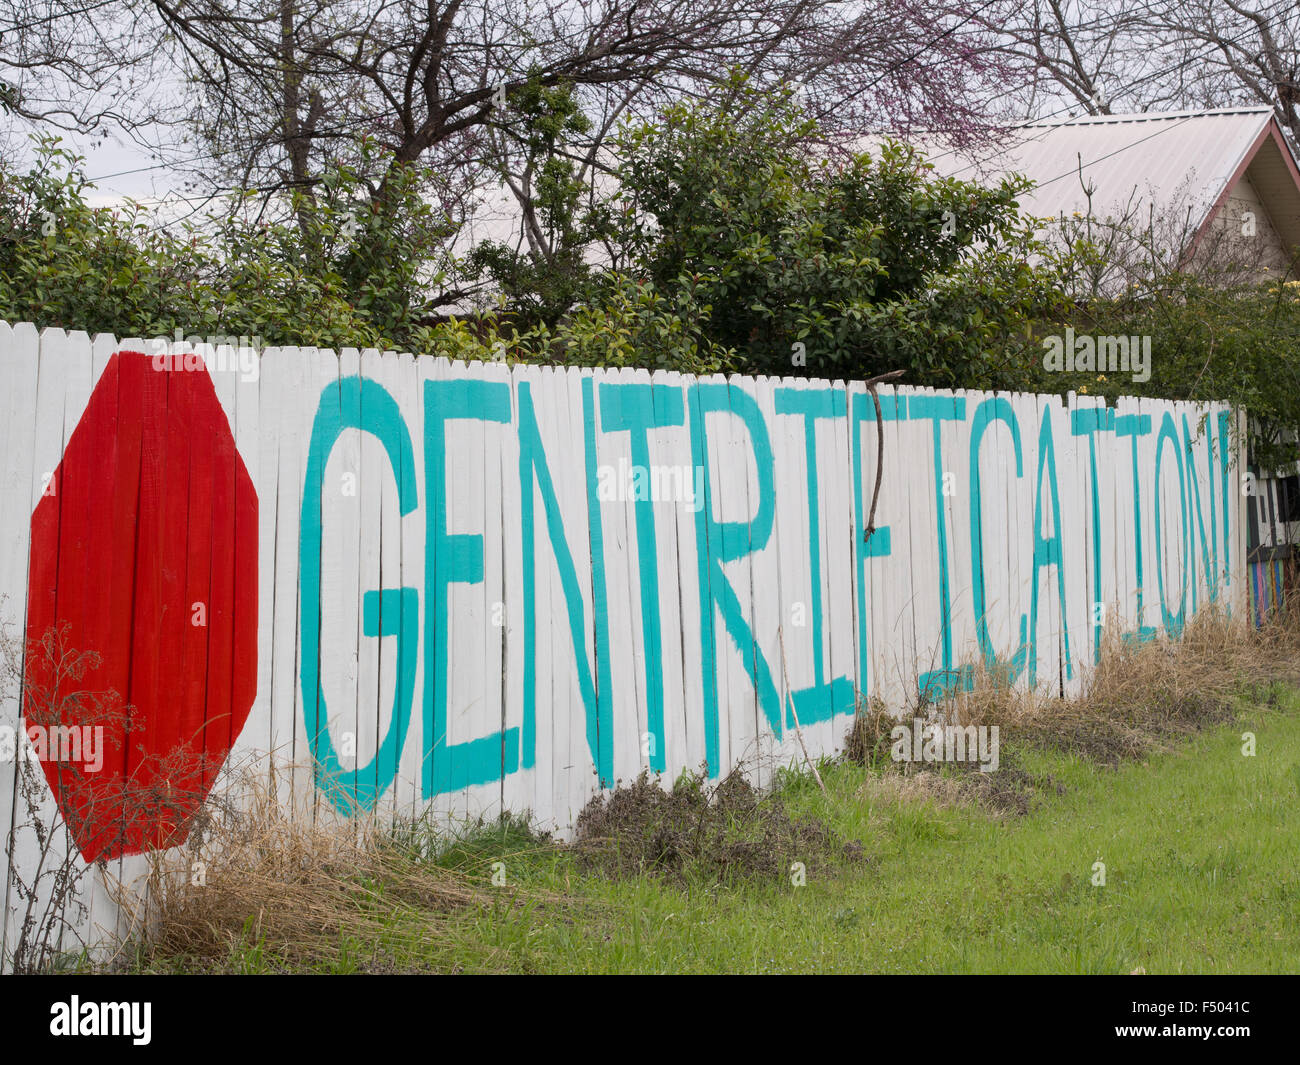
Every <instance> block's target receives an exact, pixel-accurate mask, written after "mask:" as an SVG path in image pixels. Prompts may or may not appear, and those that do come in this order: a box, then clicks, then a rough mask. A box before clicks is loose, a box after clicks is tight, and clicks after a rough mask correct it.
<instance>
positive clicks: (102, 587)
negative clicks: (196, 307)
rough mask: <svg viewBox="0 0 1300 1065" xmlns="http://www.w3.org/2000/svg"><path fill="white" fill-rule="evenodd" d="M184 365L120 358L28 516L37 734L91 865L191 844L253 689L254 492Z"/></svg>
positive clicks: (213, 406)
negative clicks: (193, 823)
mask: <svg viewBox="0 0 1300 1065" xmlns="http://www.w3.org/2000/svg"><path fill="white" fill-rule="evenodd" d="M196 361H197V360H196ZM159 362H160V363H172V360H159ZM181 363H182V360H180V359H177V360H174V363H173V364H171V365H167V366H165V367H164V368H158V367H157V366H155V362H154V360H153V358H151V357H150V356H147V355H144V354H141V353H139V352H126V351H124V352H119V353H118V354H116V355H114V356H113V358H112V360H111V361H110V362H109V364H108V366H107V367H106V368H105V370H104V373H103V375H102V376H101V377H100V379H99V381H98V383H97V384H96V386H95V389H94V392H93V393H92V394H91V397H90V402H89V404H87V406H86V410H85V413H84V414H83V415H82V417H81V420H80V422H78V423H77V427H76V429H75V430H74V431H73V433H72V435H71V437H70V438H69V440H68V445H67V447H66V448H65V449H64V453H63V459H62V461H61V462H60V463H59V467H58V469H57V470H56V471H55V473H54V476H53V478H52V480H51V481H50V483H49V486H48V487H47V488H46V490H45V494H44V496H43V497H42V498H41V500H40V503H39V504H38V505H37V507H36V509H35V511H34V512H33V514H32V543H31V563H30V571H29V585H28V607H27V640H28V654H27V663H26V676H25V684H24V699H23V714H24V719H25V720H24V728H25V729H26V730H27V732H28V735H29V736H31V737H32V738H33V746H34V747H35V750H36V753H37V755H38V757H40V759H41V762H42V766H43V768H44V771H45V777H46V779H47V780H48V781H49V784H50V787H51V789H52V790H53V793H54V798H55V800H56V801H57V803H58V805H59V809H60V812H61V813H62V815H63V818H64V821H65V822H66V824H67V825H68V827H69V829H70V830H71V832H72V834H73V837H74V839H75V840H76V843H77V846H78V848H79V849H80V851H81V854H82V857H83V858H85V859H86V860H87V861H94V860H96V859H100V858H114V857H117V856H119V855H122V854H138V853H141V852H143V851H147V850H150V849H153V848H158V847H169V846H175V845H176V844H178V843H181V842H183V841H184V839H185V838H186V836H187V834H188V829H189V823H190V820H191V818H192V817H193V815H194V813H195V812H196V811H197V810H198V808H199V807H200V806H201V805H202V803H203V801H204V799H205V798H206V797H207V795H208V792H209V791H210V790H211V788H212V784H213V781H214V779H215V777H216V775H217V772H218V771H219V770H220V768H221V766H222V765H223V764H224V762H225V760H226V757H227V756H228V754H229V752H230V748H231V745H232V744H233V743H234V741H235V739H236V738H237V737H238V736H239V733H240V731H241V729H242V728H243V727H244V722H245V721H246V720H247V718H248V712H249V709H250V707H251V706H252V703H253V696H254V693H255V689H256V686H257V493H256V492H255V490H254V488H253V483H252V481H251V480H250V478H249V476H248V471H247V470H246V469H245V468H244V463H243V461H242V460H241V459H240V456H239V452H238V450H237V449H236V447H235V441H234V438H233V436H232V435H231V432H230V425H229V422H228V421H227V419H226V414H225V411H224V410H223V409H222V407H221V403H220V401H219V400H218V398H217V395H216V392H215V391H214V389H213V387H212V379H211V378H210V377H209V375H208V372H207V369H206V368H205V367H203V365H202V363H201V361H200V362H199V365H198V366H197V367H196V368H193V369H189V370H186V369H184V368H183V367H182V364H181Z"/></svg>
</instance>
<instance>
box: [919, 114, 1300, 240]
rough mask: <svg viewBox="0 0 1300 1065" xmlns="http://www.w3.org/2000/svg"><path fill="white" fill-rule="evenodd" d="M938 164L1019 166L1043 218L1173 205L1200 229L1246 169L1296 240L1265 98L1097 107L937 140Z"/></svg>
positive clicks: (1289, 181) (977, 172)
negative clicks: (991, 135) (1116, 111)
mask: <svg viewBox="0 0 1300 1065" xmlns="http://www.w3.org/2000/svg"><path fill="white" fill-rule="evenodd" d="M929 158H930V161H931V162H933V163H934V164H935V169H936V171H937V172H938V173H940V174H943V175H946V176H950V177H960V178H964V179H966V180H973V181H979V180H988V179H995V178H997V177H1000V176H1002V175H1005V174H1010V173H1021V174H1024V175H1025V176H1027V177H1029V178H1030V179H1032V180H1033V181H1034V182H1035V187H1034V188H1033V189H1031V190H1029V191H1028V192H1025V193H1023V194H1022V195H1021V196H1020V205H1021V208H1022V209H1023V210H1024V211H1025V212H1026V213H1027V214H1030V215H1033V216H1035V217H1039V218H1056V217H1060V216H1061V215H1066V216H1070V215H1073V214H1076V213H1077V214H1080V215H1082V214H1086V213H1087V212H1088V209H1089V202H1088V196H1087V193H1086V192H1085V189H1084V185H1085V183H1086V184H1087V185H1088V186H1089V187H1090V188H1091V190H1092V213H1093V216H1094V217H1098V218H1106V217H1108V216H1111V217H1118V216H1120V215H1121V214H1123V213H1125V212H1126V211H1127V210H1131V209H1133V208H1136V209H1137V210H1138V212H1140V214H1141V215H1145V214H1146V212H1147V209H1148V207H1149V206H1150V207H1154V208H1155V210H1156V211H1157V213H1158V212H1159V211H1160V210H1161V209H1162V208H1166V209H1167V208H1173V207H1175V206H1176V207H1177V209H1178V211H1179V213H1180V214H1181V213H1182V212H1184V211H1186V210H1188V209H1189V208H1190V209H1191V210H1192V212H1193V217H1192V219H1191V220H1192V222H1193V224H1194V226H1195V227H1196V228H1198V229H1201V228H1203V227H1204V226H1205V225H1206V224H1207V223H1208V222H1209V220H1210V218H1211V215H1212V212H1213V210H1214V209H1215V208H1216V207H1217V206H1219V205H1220V204H1222V203H1223V201H1224V200H1225V199H1226V197H1227V195H1228V193H1229V192H1230V191H1231V190H1232V189H1233V188H1234V187H1235V186H1236V184H1237V183H1238V181H1239V179H1240V178H1241V177H1242V176H1243V175H1244V174H1246V172H1247V171H1248V170H1249V175H1250V179H1251V181H1252V183H1253V184H1254V185H1255V186H1256V189H1257V190H1258V192H1259V195H1260V198H1261V199H1262V201H1263V202H1264V204H1265V205H1266V207H1267V208H1268V210H1269V214H1270V216H1271V218H1272V221H1273V223H1274V225H1275V226H1276V228H1277V230H1278V233H1279V235H1280V236H1281V237H1282V239H1283V240H1284V241H1285V242H1286V243H1287V244H1289V245H1294V244H1300V169H1297V166H1296V159H1295V156H1294V154H1293V153H1292V151H1291V149H1290V147H1289V146H1288V144H1287V142H1286V139H1285V138H1284V137H1283V136H1282V132H1281V129H1280V128H1279V126H1278V124H1277V121H1276V119H1275V118H1274V116H1273V111H1272V109H1271V108H1269V107H1240V108H1223V109H1219V110H1212V111H1177V112H1164V113H1156V114H1151V113H1144V114H1133V115H1097V116H1091V115H1089V116H1084V117H1081V118H1073V119H1068V120H1066V121H1061V122H1029V123H1025V124H1023V125H1019V126H1016V127H1013V129H1012V130H1011V131H1010V133H1009V135H1008V136H1007V137H1006V138H1004V139H1002V140H1000V141H999V143H998V144H997V145H996V147H994V148H992V149H985V150H984V151H983V152H979V153H973V152H972V153H963V152H958V151H954V150H947V151H944V150H932V154H930V156H929Z"/></svg>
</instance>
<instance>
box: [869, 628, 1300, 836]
mask: <svg viewBox="0 0 1300 1065" xmlns="http://www.w3.org/2000/svg"><path fill="white" fill-rule="evenodd" d="M1297 680H1300V606H1292V608H1291V609H1290V610H1289V611H1288V612H1287V613H1285V614H1284V615H1281V616H1278V617H1276V618H1275V619H1273V621H1272V622H1271V623H1270V624H1268V625H1266V626H1265V627H1264V628H1262V629H1256V628H1253V627H1252V626H1251V625H1250V624H1249V623H1248V621H1247V620H1246V619H1245V618H1228V617H1227V616H1226V615H1225V614H1224V613H1223V612H1222V611H1221V610H1218V609H1215V608H1212V607H1211V608H1206V609H1203V610H1201V611H1200V612H1199V613H1198V614H1196V615H1195V616H1194V617H1193V618H1192V619H1191V620H1190V621H1189V622H1188V623H1187V625H1186V627H1185V629H1184V631H1183V634H1182V638H1181V639H1179V640H1168V639H1164V638H1163V637H1158V638H1156V639H1153V640H1150V641H1147V642H1135V641H1125V640H1123V639H1121V638H1119V637H1118V636H1116V635H1114V634H1112V635H1111V636H1110V638H1109V639H1108V641H1107V643H1106V645H1105V647H1104V649H1103V654H1102V656H1101V661H1100V663H1099V664H1097V665H1096V666H1090V667H1088V668H1087V669H1085V670H1084V676H1083V678H1082V692H1083V693H1082V695H1079V696H1077V697H1074V698H1061V697H1059V696H1053V695H1049V694H1044V693H1043V692H1041V691H1039V692H1030V691H1027V690H1025V687H1024V686H1023V685H1021V686H1008V685H1006V684H1005V683H998V682H997V681H996V679H995V678H993V677H990V676H988V675H987V674H984V675H979V673H978V671H977V678H976V682H975V684H974V685H973V687H972V689H971V690H970V691H965V692H961V693H959V694H957V695H955V696H954V697H953V698H952V699H951V700H949V701H948V702H947V703H945V704H944V705H943V707H942V708H938V707H934V706H929V707H907V708H904V709H903V711H902V712H901V713H899V714H895V713H893V712H891V710H890V709H889V708H888V707H886V706H885V705H884V704H883V703H882V702H881V701H880V700H879V699H874V700H872V702H871V703H870V704H869V705H868V706H866V707H864V708H863V709H862V710H861V711H860V712H859V714H858V716H857V717H856V718H855V719H854V722H853V726H852V728H851V729H850V732H849V734H848V736H847V737H846V741H845V747H846V750H845V756H846V758H848V759H849V760H850V761H852V762H855V763H857V764H860V765H869V766H872V767H874V768H877V769H881V770H885V771H886V772H885V774H884V776H885V777H887V778H892V779H886V780H882V779H874V780H872V781H870V782H869V783H868V784H867V785H865V786H867V787H869V788H872V789H875V790H882V789H883V790H885V791H888V792H889V793H890V794H894V793H897V794H898V796H899V797H900V798H903V797H920V796H924V797H926V798H928V799H930V800H932V801H935V802H938V803H941V804H945V805H947V804H952V803H958V802H970V801H974V802H978V803H980V804H981V805H984V806H986V807H988V808H990V809H992V810H993V811H995V812H997V813H1006V812H1011V813H1024V812H1027V811H1028V809H1029V808H1030V805H1031V804H1032V800H1033V798H1034V796H1035V794H1036V793H1038V792H1040V791H1043V790H1057V791H1059V790H1060V785H1059V784H1058V783H1057V782H1056V781H1055V780H1053V779H1052V778H1051V777H1050V776H1048V775H1045V774H1044V775H1035V774H1032V773H1028V772H1026V771H1024V770H1023V769H1021V768H1020V767H1019V765H1018V758H1017V752H1019V751H1022V750H1025V749H1026V748H1037V749H1040V750H1052V751H1060V752H1065V753H1069V754H1073V755H1077V756H1080V757H1084V758H1087V759H1089V760H1091V761H1093V762H1097V763H1099V764H1103V765H1108V766H1118V765H1119V764H1120V763H1121V762H1124V761H1126V760H1130V759H1136V758H1142V757H1144V756H1146V755H1147V754H1149V753H1151V752H1153V751H1155V750H1163V749H1168V748H1169V747H1171V746H1173V745H1174V744H1175V743H1176V742H1177V741H1179V740H1180V739H1182V738H1184V737H1186V736H1189V735H1191V734H1193V733H1196V732H1199V731H1201V730H1203V729H1206V728H1212V727H1214V726H1216V725H1220V724H1225V723H1227V722H1229V721H1232V720H1233V719H1234V718H1235V717H1236V715H1237V712H1238V705H1239V699H1240V698H1241V697H1242V696H1243V695H1248V696H1251V697H1252V698H1254V699H1256V700H1258V701H1262V702H1264V703H1271V702H1273V701H1275V699H1276V695H1275V693H1274V692H1272V691H1270V689H1271V688H1272V687H1273V686H1274V685H1276V684H1278V683H1285V684H1294V683H1296V682H1297ZM912 716H917V717H921V718H923V719H926V720H927V723H928V722H930V721H935V720H938V721H942V722H947V723H951V724H957V725H977V726H979V725H985V726H993V725H996V726H998V728H999V733H1000V740H1001V746H1002V753H1001V765H1000V767H999V769H998V771H997V772H996V773H990V774H982V773H979V772H978V771H977V767H975V766H974V765H973V764H971V763H949V764H948V765H945V767H944V770H943V772H936V771H935V768H934V767H933V766H927V765H926V764H925V763H908V762H894V761H893V759H892V758H891V755H890V746H891V740H890V730H891V729H892V728H893V727H894V726H895V725H896V724H898V722H899V720H900V719H910V718H911V717H912Z"/></svg>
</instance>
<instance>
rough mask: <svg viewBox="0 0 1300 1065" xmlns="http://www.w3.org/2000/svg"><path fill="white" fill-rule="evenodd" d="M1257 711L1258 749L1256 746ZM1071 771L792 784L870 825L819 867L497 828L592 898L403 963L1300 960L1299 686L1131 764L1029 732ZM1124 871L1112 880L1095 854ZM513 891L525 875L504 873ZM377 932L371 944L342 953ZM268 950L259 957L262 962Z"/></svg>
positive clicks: (597, 968) (1158, 966)
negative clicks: (625, 864)
mask: <svg viewBox="0 0 1300 1065" xmlns="http://www.w3.org/2000/svg"><path fill="white" fill-rule="evenodd" d="M1245 731H1251V732H1254V734H1255V736H1256V752H1257V753H1256V755H1255V756H1254V757H1245V756H1243V754H1242V733H1243V732H1245ZM1021 764H1022V765H1025V766H1026V767H1027V768H1031V769H1045V770H1047V771H1049V772H1051V773H1052V775H1053V776H1054V777H1055V778H1056V779H1057V780H1058V781H1060V782H1061V783H1063V784H1064V785H1065V788H1066V791H1065V794H1064V795H1057V794H1051V795H1049V796H1047V797H1044V798H1043V799H1042V800H1041V801H1040V802H1039V803H1038V804H1037V806H1036V808H1035V809H1034V811H1033V812H1031V813H1030V814H1029V815H1028V816H1026V817H1021V818H1007V819H1002V820H998V819H994V818H992V817H990V816H989V815H987V814H986V813H984V812H983V811H981V810H978V809H972V808H970V807H963V808H941V807H937V806H935V805H934V804H933V803H931V802H929V801H916V800H907V801H898V800H896V799H890V798H881V797H879V796H877V797H876V798H875V799H874V800H873V799H871V798H869V797H864V796H863V789H862V783H863V779H864V776H865V774H866V771H865V770H863V769H861V768H858V767H854V766H848V765H836V766H831V767H827V768H825V769H824V770H823V775H824V777H825V779H826V784H827V787H828V790H829V796H828V797H823V796H822V795H821V794H820V792H819V791H818V790H817V788H816V785H815V784H813V783H812V782H811V780H809V779H806V778H799V779H797V780H796V781H795V782H794V783H793V784H790V785H788V786H787V789H786V795H787V801H788V803H789V804H790V806H791V807H792V809H795V810H799V811H800V812H804V811H806V812H812V813H816V814H819V815H820V816H822V817H824V818H825V819H826V820H827V821H828V822H829V823H831V824H832V825H833V826H834V827H835V828H836V829H837V830H838V831H839V832H840V833H842V834H843V835H845V836H846V837H849V838H853V839H859V840H861V841H862V843H863V845H864V854H865V857H864V859H863V860H862V861H860V862H856V863H853V864H851V865H849V866H846V867H844V868H842V869H841V868H831V869H829V870H826V869H823V871H821V872H813V873H811V874H810V875H809V877H808V882H807V884H806V886H803V887H795V886H793V885H792V884H790V883H788V882H783V883H780V884H772V883H768V884H765V885H758V886H755V885H753V884H748V885H745V886H743V887H734V888H733V887H722V886H717V885H705V884H699V885H693V886H689V887H682V886H674V885H671V884H665V883H662V882H660V881H658V880H657V879H655V878H652V877H643V878H640V879H635V880H623V881H610V880H607V879H605V878H603V877H600V876H595V875H588V874H582V873H579V872H578V871H577V868H576V864H575V861H574V859H573V857H572V856H571V855H569V854H566V853H564V852H556V851H554V850H551V849H547V848H544V847H529V846H527V845H525V846H523V847H522V849H514V845H513V844H508V845H505V846H502V845H499V844H497V843H496V842H495V841H491V840H489V839H480V840H478V841H476V842H475V844H474V845H473V846H472V847H465V848H462V849H461V850H460V851H459V852H458V854H457V856H456V861H457V862H458V863H460V864H461V866H462V867H467V866H468V867H470V868H477V869H481V870H482V871H483V872H484V874H485V875H486V873H487V870H488V863H490V862H493V861H497V860H502V861H504V863H505V872H506V876H507V881H508V884H510V885H511V886H513V887H515V888H518V889H521V893H522V894H525V895H526V894H527V893H528V892H530V891H533V892H537V891H541V892H554V893H557V894H564V895H567V896H569V897H571V898H572V899H574V900H576V901H575V903H574V904H573V905H554V904H526V905H524V906H523V908H522V909H519V908H518V907H515V908H510V907H507V906H505V905H503V906H502V907H501V908H500V909H498V910H497V911H495V912H493V911H488V910H477V911H468V912H465V913H462V914H461V915H459V916H457V917H455V918H453V919H452V920H451V921H450V923H449V924H447V925H445V926H443V927H442V928H441V930H440V931H439V933H438V934H436V935H431V936H422V935H421V934H420V932H419V929H418V927H416V926H414V925H407V924H406V923H405V922H403V925H404V927H402V928H400V929H399V928H396V927H395V928H394V937H393V940H392V941H391V942H390V943H389V944H388V946H389V948H390V949H392V950H393V951H394V954H395V955H396V957H394V962H395V963H396V964H397V966H398V967H401V968H406V967H408V966H411V967H415V966H420V965H427V966H428V967H431V968H436V969H440V970H447V969H459V970H461V971H466V972H475V971H502V970H505V971H517V972H575V973H623V972H659V973H676V972H754V973H762V972H795V973H808V972H862V971H866V972H921V973H933V972H1015V973H1040V972H1041V973H1127V972H1131V971H1132V970H1134V969H1137V968H1138V967H1141V968H1143V969H1145V970H1146V972H1148V973H1207V972H1295V971H1297V970H1300V872H1298V871H1297V864H1298V862H1300V697H1298V696H1297V695H1296V694H1295V693H1287V694H1285V695H1284V696H1283V697H1282V699H1281V703H1280V705H1279V707H1278V708H1277V709H1268V710H1265V709H1252V708H1246V709H1244V710H1243V715H1242V718H1241V720H1240V721H1239V722H1238V723H1237V724H1236V725H1234V726H1232V727H1228V728H1223V729H1219V730H1216V731H1214V732H1212V733H1206V734H1203V735H1201V736H1199V737H1197V738H1196V739H1195V740H1193V741H1191V742H1189V743H1188V744H1186V745H1185V746H1183V747H1181V748H1180V749H1178V750H1177V751H1174V752H1172V753H1165V754H1159V755H1155V756H1152V757H1151V758H1150V759H1149V760H1148V761H1146V762H1145V763H1132V764H1128V765H1125V766H1123V767H1122V768H1120V769H1118V770H1113V769H1107V768H1101V767H1098V766H1096V765H1094V764H1091V763H1088V762H1085V761H1081V760H1077V759H1072V758H1064V757H1049V756H1044V755H1038V754H1032V755H1031V754H1022V755H1021ZM1098 861H1101V862H1104V863H1105V885H1104V886H1097V885H1094V883H1093V880H1094V863H1095V862H1098ZM498 890H500V891H501V892H502V897H503V899H504V897H506V896H507V895H509V894H510V893H511V889H510V887H507V888H505V889H498ZM370 954H371V950H370V948H369V947H368V946H367V945H362V944H357V945H355V951H354V952H353V953H352V954H351V955H350V959H345V960H344V963H343V967H344V968H347V967H351V965H352V964H354V963H355V964H359V965H360V967H361V968H366V967H368V966H367V965H366V964H365V959H366V957H367V956H368V955H370ZM254 967H256V966H254Z"/></svg>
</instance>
